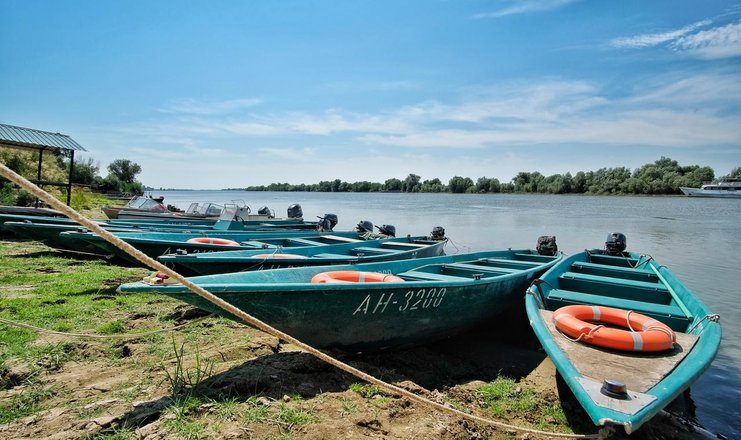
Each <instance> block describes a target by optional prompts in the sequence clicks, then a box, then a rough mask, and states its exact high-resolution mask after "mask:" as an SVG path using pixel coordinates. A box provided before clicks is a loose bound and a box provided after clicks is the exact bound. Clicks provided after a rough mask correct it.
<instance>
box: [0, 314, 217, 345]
mask: <svg viewBox="0 0 741 440" xmlns="http://www.w3.org/2000/svg"><path fill="white" fill-rule="evenodd" d="M211 316H212V315H208V316H204V317H201V318H198V319H194V320H193V321H189V322H186V323H183V324H180V325H176V326H174V327H170V328H162V329H159V330H152V331H149V332H143V333H136V334H125V335H93V334H90V333H70V332H60V331H56V330H49V329H45V328H41V327H36V326H34V325H31V324H25V323H23V322H16V321H11V320H10V319H4V318H0V324H5V325H8V326H13V327H18V328H25V329H28V330H34V331H37V332H41V333H49V334H52V335H62V336H72V337H75V338H89V339H123V340H129V339H141V338H143V337H146V336H151V335H156V334H157V333H165V332H171V331H175V330H177V329H180V328H183V327H185V326H188V325H191V324H195V323H196V322H200V321H203V320H204V319H206V318H210V317H211Z"/></svg>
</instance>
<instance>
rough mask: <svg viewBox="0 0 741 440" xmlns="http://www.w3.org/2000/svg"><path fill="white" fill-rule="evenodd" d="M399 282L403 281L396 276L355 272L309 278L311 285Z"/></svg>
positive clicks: (349, 271) (318, 275)
mask: <svg viewBox="0 0 741 440" xmlns="http://www.w3.org/2000/svg"><path fill="white" fill-rule="evenodd" d="M400 281H404V280H403V279H402V278H399V277H397V276H396V275H391V274H388V273H380V272H358V271H356V270H336V271H332V272H322V273H318V274H316V275H314V276H313V277H311V282H312V283H395V282H400Z"/></svg>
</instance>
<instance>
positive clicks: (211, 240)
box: [188, 237, 239, 246]
mask: <svg viewBox="0 0 741 440" xmlns="http://www.w3.org/2000/svg"><path fill="white" fill-rule="evenodd" d="M188 243H200V244H221V245H224V246H239V243H237V242H236V241H234V240H227V239H225V238H212V237H195V238H189V239H188Z"/></svg>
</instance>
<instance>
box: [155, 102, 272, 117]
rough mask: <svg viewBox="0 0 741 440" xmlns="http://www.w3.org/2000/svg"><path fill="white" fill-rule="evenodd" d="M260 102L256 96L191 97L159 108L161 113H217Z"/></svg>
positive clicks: (236, 109) (239, 108)
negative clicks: (235, 97)
mask: <svg viewBox="0 0 741 440" xmlns="http://www.w3.org/2000/svg"><path fill="white" fill-rule="evenodd" d="M260 103H261V100H259V99H256V98H240V99H228V100H223V101H199V100H196V99H192V98H183V99H176V100H173V101H172V102H170V103H169V104H168V105H166V106H165V107H163V108H161V109H159V111H160V112H162V113H183V114H191V115H217V114H224V113H232V112H235V111H238V110H242V109H245V108H249V107H254V106H256V105H258V104H260Z"/></svg>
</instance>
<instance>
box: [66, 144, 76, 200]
mask: <svg viewBox="0 0 741 440" xmlns="http://www.w3.org/2000/svg"><path fill="white" fill-rule="evenodd" d="M69 151H70V157H69V178H68V179H67V206H70V202H71V201H72V171H73V170H74V169H75V150H69Z"/></svg>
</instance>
